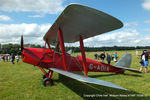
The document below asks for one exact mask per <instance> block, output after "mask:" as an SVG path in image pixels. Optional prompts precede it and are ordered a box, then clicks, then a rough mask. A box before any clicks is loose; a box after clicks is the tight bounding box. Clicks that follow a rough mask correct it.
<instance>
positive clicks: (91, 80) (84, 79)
mask: <svg viewBox="0 0 150 100" xmlns="http://www.w3.org/2000/svg"><path fill="white" fill-rule="evenodd" d="M50 70H53V71H55V72H57V73H60V74H62V75H65V76H67V77H70V78H73V79H76V80H78V81H82V82H86V83H92V84H97V85H103V86H107V87H112V88H117V89H122V90H127V89H125V88H123V87H120V86H118V85H116V84H113V83H111V82H106V81H103V80H98V79H94V78H90V77H85V76H81V75H78V74H74V73H71V72H67V71H63V70H61V69H56V68H50Z"/></svg>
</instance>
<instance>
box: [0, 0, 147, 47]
mask: <svg viewBox="0 0 150 100" xmlns="http://www.w3.org/2000/svg"><path fill="white" fill-rule="evenodd" d="M72 3H75V4H81V5H85V6H89V7H92V8H95V9H98V10H100V11H103V12H105V13H107V14H110V15H112V16H114V17H116V18H117V19H119V20H121V21H122V22H123V24H124V26H123V27H122V28H121V29H118V30H114V31H111V32H108V33H105V34H102V35H98V36H95V37H91V38H88V39H85V40H84V44H85V46H89V47H101V46H114V45H115V46H150V0H0V43H1V44H7V43H13V44H16V43H17V44H19V43H20V37H21V35H24V41H25V43H31V44H40V45H44V40H43V36H44V35H45V34H46V32H47V31H48V29H49V28H50V27H51V25H52V24H53V23H54V22H55V20H56V19H57V17H58V16H59V15H60V14H61V12H62V11H63V10H64V9H65V7H66V6H67V5H69V4H72ZM65 45H66V46H79V43H78V42H77V43H73V44H65Z"/></svg>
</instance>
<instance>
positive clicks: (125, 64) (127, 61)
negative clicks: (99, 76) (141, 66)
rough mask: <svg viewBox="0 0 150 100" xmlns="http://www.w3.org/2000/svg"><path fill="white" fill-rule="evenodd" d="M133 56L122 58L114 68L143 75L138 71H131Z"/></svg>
mask: <svg viewBox="0 0 150 100" xmlns="http://www.w3.org/2000/svg"><path fill="white" fill-rule="evenodd" d="M130 65H131V54H126V55H125V56H124V57H122V58H121V59H120V60H119V61H118V62H117V63H116V64H115V65H114V66H115V67H117V68H122V69H124V70H128V71H132V72H136V73H141V72H139V71H138V70H136V69H131V68H130Z"/></svg>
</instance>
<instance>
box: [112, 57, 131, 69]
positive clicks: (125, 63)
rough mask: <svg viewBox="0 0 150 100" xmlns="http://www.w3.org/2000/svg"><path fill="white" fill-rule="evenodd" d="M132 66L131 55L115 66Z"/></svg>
mask: <svg viewBox="0 0 150 100" xmlns="http://www.w3.org/2000/svg"><path fill="white" fill-rule="evenodd" d="M130 65H131V54H126V55H125V56H124V57H122V58H121V59H120V60H119V61H118V62H117V63H116V64H115V65H114V66H119V67H126V68H129V67H130Z"/></svg>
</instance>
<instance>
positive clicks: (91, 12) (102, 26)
mask: <svg viewBox="0 0 150 100" xmlns="http://www.w3.org/2000/svg"><path fill="white" fill-rule="evenodd" d="M122 26H123V24H122V22H121V21H119V20H118V19H116V18H114V17H112V16H110V15H108V14H106V13H104V12H102V11H99V10H96V9H93V8H90V7H87V6H83V5H78V4H71V5H69V6H67V7H66V8H65V10H64V11H63V12H62V13H61V15H60V16H59V17H58V19H57V20H56V21H55V22H54V24H53V25H52V26H51V27H50V29H49V30H48V32H47V33H46V34H45V36H44V40H47V41H48V42H49V43H50V44H54V43H56V42H58V35H57V31H58V28H59V27H60V29H61V30H62V32H63V37H64V42H65V43H72V42H76V41H79V35H82V37H83V39H86V38H89V37H92V36H95V35H99V34H102V33H105V32H109V31H112V30H115V29H118V28H121V27H122Z"/></svg>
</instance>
